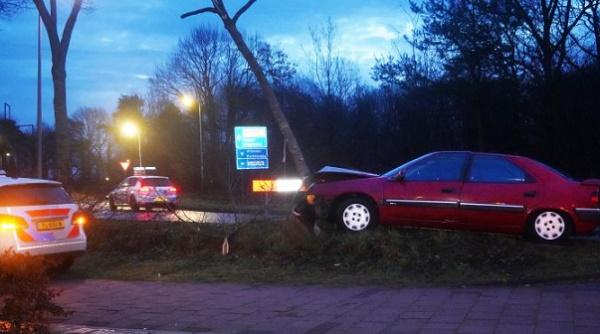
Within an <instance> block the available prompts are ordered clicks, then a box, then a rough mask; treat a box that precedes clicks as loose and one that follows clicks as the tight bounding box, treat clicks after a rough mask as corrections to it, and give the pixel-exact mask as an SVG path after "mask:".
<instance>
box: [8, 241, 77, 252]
mask: <svg viewBox="0 0 600 334" xmlns="http://www.w3.org/2000/svg"><path fill="white" fill-rule="evenodd" d="M86 247H87V241H86V240H85V239H78V240H61V241H53V242H44V243H32V244H18V245H16V247H15V251H16V252H17V253H23V254H24V253H28V254H30V255H49V254H57V253H73V252H84V251H85V250H86Z"/></svg>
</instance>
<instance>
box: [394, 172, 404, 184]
mask: <svg viewBox="0 0 600 334" xmlns="http://www.w3.org/2000/svg"><path fill="white" fill-rule="evenodd" d="M405 177H406V170H404V169H401V170H400V171H399V172H398V174H396V175H395V176H394V181H404V178H405Z"/></svg>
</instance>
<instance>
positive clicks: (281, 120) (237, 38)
mask: <svg viewBox="0 0 600 334" xmlns="http://www.w3.org/2000/svg"><path fill="white" fill-rule="evenodd" d="M211 1H212V4H213V6H212V7H205V8H201V9H197V10H194V11H191V12H187V13H185V14H183V15H181V18H186V17H189V16H193V15H198V14H202V13H213V14H216V15H218V16H219V17H220V18H221V20H222V21H223V24H224V26H225V29H226V30H227V32H228V33H229V35H230V36H231V38H232V39H233V41H234V42H235V44H236V46H237V47H238V49H239V50H240V52H241V53H242V55H243V56H244V59H246V62H248V65H249V66H250V69H251V70H252V72H253V73H254V75H255V76H256V79H257V80H258V83H259V84H260V87H261V88H262V90H263V93H264V94H265V98H266V100H267V103H268V104H269V107H270V109H271V112H272V114H273V118H274V119H275V121H276V122H277V125H278V126H279V129H280V131H281V133H282V135H283V138H284V140H285V141H286V142H287V145H288V150H289V152H290V155H291V156H292V159H293V160H294V164H295V166H296V169H297V170H298V173H300V175H303V176H304V175H308V174H309V173H310V171H309V168H308V165H307V164H306V161H305V159H304V155H303V154H302V150H301V149H300V145H299V144H298V141H297V140H296V136H295V135H294V133H293V131H292V129H291V128H290V125H289V123H288V121H287V119H286V117H285V114H284V113H283V111H282V110H281V105H280V104H279V101H278V100H277V97H276V96H275V92H274V91H273V88H272V87H271V84H270V83H269V80H268V79H267V77H266V76H265V73H264V72H263V69H262V68H261V66H260V65H259V63H258V61H257V60H256V57H255V56H254V54H253V53H252V51H251V50H250V48H249V47H248V45H247V44H246V42H245V41H244V38H243V36H242V34H241V33H240V32H239V30H238V28H237V25H236V24H237V21H238V20H239V18H240V17H241V16H242V15H243V14H244V13H245V12H246V11H247V10H248V9H250V7H251V6H252V5H253V4H254V3H255V2H256V0H249V1H248V2H246V4H244V6H242V7H241V8H240V9H239V10H238V11H237V12H236V13H235V15H234V16H233V17H230V15H229V12H228V11H227V9H226V8H225V4H224V3H223V0H211Z"/></svg>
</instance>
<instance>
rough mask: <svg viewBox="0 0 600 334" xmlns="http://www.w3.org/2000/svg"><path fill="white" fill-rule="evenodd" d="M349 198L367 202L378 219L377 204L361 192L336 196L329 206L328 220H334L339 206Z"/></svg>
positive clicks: (369, 196)
mask: <svg viewBox="0 0 600 334" xmlns="http://www.w3.org/2000/svg"><path fill="white" fill-rule="evenodd" d="M351 198H361V199H365V200H367V201H369V203H370V204H371V205H372V206H373V208H374V209H375V213H376V214H377V217H379V206H378V205H377V202H376V201H375V200H374V199H373V197H372V196H371V195H369V194H366V193H363V192H347V193H343V194H341V195H338V196H337V197H336V198H335V199H334V200H333V201H332V202H331V205H330V206H329V211H328V218H329V219H330V220H331V219H333V218H335V214H336V212H337V210H338V207H339V206H340V204H341V203H342V202H344V201H346V200H348V199H351Z"/></svg>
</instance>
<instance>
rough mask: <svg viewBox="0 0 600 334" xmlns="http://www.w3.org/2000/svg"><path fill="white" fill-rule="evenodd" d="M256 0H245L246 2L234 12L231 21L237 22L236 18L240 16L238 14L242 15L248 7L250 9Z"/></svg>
mask: <svg viewBox="0 0 600 334" xmlns="http://www.w3.org/2000/svg"><path fill="white" fill-rule="evenodd" d="M255 2H256V0H248V2H246V4H245V5H244V6H243V7H242V8H240V10H238V11H237V13H235V15H234V16H233V22H234V23H237V20H238V19H239V18H240V16H242V14H244V13H245V12H246V11H247V10H248V9H250V7H252V5H253V4H254V3H255Z"/></svg>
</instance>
